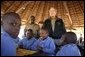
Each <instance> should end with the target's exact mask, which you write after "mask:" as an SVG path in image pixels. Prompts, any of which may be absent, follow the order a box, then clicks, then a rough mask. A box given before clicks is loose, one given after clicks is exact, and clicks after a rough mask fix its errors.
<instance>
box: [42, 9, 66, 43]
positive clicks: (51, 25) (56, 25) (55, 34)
mask: <svg viewBox="0 0 85 57" xmlns="http://www.w3.org/2000/svg"><path fill="white" fill-rule="evenodd" d="M56 14H57V10H56V9H55V8H53V7H51V8H50V10H49V15H50V18H48V19H46V20H45V21H44V24H43V27H44V28H47V29H48V31H49V36H50V37H52V38H53V39H57V41H55V42H58V41H59V40H58V39H60V38H61V36H62V35H63V34H64V33H65V32H66V29H65V25H64V22H63V20H62V19H60V18H58V17H57V16H56Z"/></svg>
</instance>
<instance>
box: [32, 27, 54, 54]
mask: <svg viewBox="0 0 85 57" xmlns="http://www.w3.org/2000/svg"><path fill="white" fill-rule="evenodd" d="M48 35H49V32H48V30H47V29H46V28H42V29H41V30H40V38H39V39H38V40H37V41H36V43H35V44H34V46H33V50H37V51H42V52H44V53H45V54H47V55H54V54H55V52H54V51H55V44H54V40H53V39H52V38H51V37H49V36H48Z"/></svg>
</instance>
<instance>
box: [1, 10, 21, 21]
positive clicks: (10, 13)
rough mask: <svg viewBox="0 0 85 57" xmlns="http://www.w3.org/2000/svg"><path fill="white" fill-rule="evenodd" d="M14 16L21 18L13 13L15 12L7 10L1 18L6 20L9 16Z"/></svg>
mask: <svg viewBox="0 0 85 57" xmlns="http://www.w3.org/2000/svg"><path fill="white" fill-rule="evenodd" d="M13 17H16V18H18V19H21V18H20V16H19V14H17V13H15V12H7V13H5V14H4V15H3V16H2V20H7V19H10V18H13Z"/></svg>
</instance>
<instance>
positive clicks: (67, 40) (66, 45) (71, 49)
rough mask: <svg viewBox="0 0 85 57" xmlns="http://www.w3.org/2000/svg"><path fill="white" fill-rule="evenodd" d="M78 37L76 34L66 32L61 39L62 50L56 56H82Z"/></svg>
mask: <svg viewBox="0 0 85 57" xmlns="http://www.w3.org/2000/svg"><path fill="white" fill-rule="evenodd" d="M76 41H77V37H76V34H75V33H74V32H66V33H65V34H64V35H63V36H62V38H61V45H62V47H61V49H60V51H58V53H57V54H56V56H81V54H80V51H79V49H78V47H77V45H76Z"/></svg>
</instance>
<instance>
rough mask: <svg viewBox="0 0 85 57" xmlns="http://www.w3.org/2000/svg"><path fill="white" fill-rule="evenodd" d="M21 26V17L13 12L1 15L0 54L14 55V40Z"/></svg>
mask: <svg viewBox="0 0 85 57" xmlns="http://www.w3.org/2000/svg"><path fill="white" fill-rule="evenodd" d="M20 26H21V18H20V16H19V15H18V14H17V13H15V12H9V13H6V14H4V15H3V16H2V28H3V33H2V34H1V56H16V42H15V41H14V39H17V36H18V34H19V29H20Z"/></svg>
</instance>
